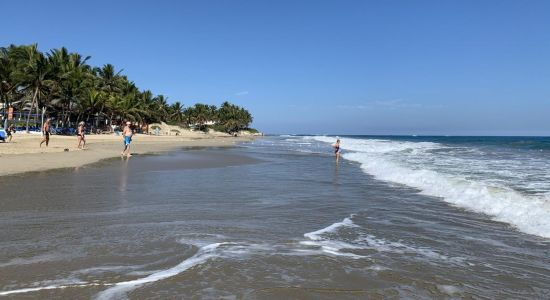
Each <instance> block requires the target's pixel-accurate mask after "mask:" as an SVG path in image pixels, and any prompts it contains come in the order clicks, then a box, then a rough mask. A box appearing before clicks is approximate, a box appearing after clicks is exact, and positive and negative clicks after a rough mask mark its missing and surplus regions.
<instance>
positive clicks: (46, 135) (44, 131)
mask: <svg viewBox="0 0 550 300" xmlns="http://www.w3.org/2000/svg"><path fill="white" fill-rule="evenodd" d="M50 120H51V119H50V118H47V119H46V122H44V125H43V126H42V136H43V138H42V141H41V142H40V147H42V144H43V143H44V142H46V147H48V144H49V143H50Z"/></svg>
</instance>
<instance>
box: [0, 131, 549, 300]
mask: <svg viewBox="0 0 550 300" xmlns="http://www.w3.org/2000/svg"><path fill="white" fill-rule="evenodd" d="M340 138H341V140H342V144H341V146H342V149H343V151H342V157H341V160H340V162H339V163H338V164H336V163H335V160H334V155H333V153H332V148H331V144H332V143H334V141H335V139H336V137H335V136H274V137H266V138H262V139H259V140H256V141H254V142H251V143H246V144H242V145H240V146H238V147H235V148H230V149H182V150H181V151H175V152H173V153H170V154H164V155H155V156H135V157H132V158H131V159H130V160H126V159H123V160H110V161H105V162H102V163H100V164H95V165H92V166H88V167H85V168H79V169H74V170H59V171H50V172H42V173H34V174H26V175H21V176H13V177H9V178H8V177H6V178H2V180H0V189H1V190H2V192H3V193H2V196H1V198H0V199H1V201H0V205H1V207H0V208H1V210H0V226H1V228H2V230H1V231H0V298H2V297H5V298H14V299H18V298H24V297H30V298H61V299H126V298H130V299H142V298H144V299H147V298H157V299H170V298H200V299H289V298H291V299H358V298H369V299H370V298H437V299H442V298H448V299H453V298H468V297H471V298H514V299H522V298H523V299H533V298H548V297H549V295H550V289H549V286H550V238H549V234H548V232H549V231H548V219H549V218H548V216H549V209H548V195H549V191H550V188H549V186H550V185H549V182H550V181H549V180H548V176H549V171H548V170H549V169H548V158H549V154H550V149H549V146H548V145H549V140H548V139H544V138H477V137H476V138H465V137H456V138H453V137H371V136H354V137H348V136H345V137H340Z"/></svg>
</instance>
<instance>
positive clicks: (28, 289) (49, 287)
mask: <svg viewBox="0 0 550 300" xmlns="http://www.w3.org/2000/svg"><path fill="white" fill-rule="evenodd" d="M113 285H115V284H114V283H89V282H82V283H78V284H63V285H48V286H41V287H35V288H24V289H18V290H11V291H3V292H0V296H7V295H13V294H23V293H30V292H37V291H41V290H55V289H66V288H80V287H88V286H113Z"/></svg>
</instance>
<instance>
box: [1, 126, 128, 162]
mask: <svg viewBox="0 0 550 300" xmlns="http://www.w3.org/2000/svg"><path fill="white" fill-rule="evenodd" d="M50 122H51V119H50V118H47V119H46V121H45V122H44V125H42V141H40V147H42V144H44V143H46V147H48V145H49V143H50ZM131 125H132V123H131V122H126V126H124V129H123V130H122V138H123V139H124V149H123V150H122V152H121V153H120V155H121V156H124V155H126V156H128V157H130V156H132V154H131V153H130V144H131V143H132V136H133V135H134V130H133V129H132V126H131ZM10 128H11V130H10ZM10 128H9V129H8V131H7V133H8V137H9V141H11V131H13V128H14V127H13V124H12V125H11V126H10ZM76 138H77V142H78V144H77V146H76V148H77V149H84V147H85V146H86V123H84V121H81V122H80V123H78V127H77V129H76Z"/></svg>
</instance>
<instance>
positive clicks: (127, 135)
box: [120, 122, 134, 157]
mask: <svg viewBox="0 0 550 300" xmlns="http://www.w3.org/2000/svg"><path fill="white" fill-rule="evenodd" d="M130 124H132V123H130V122H126V126H125V127H124V130H122V137H123V138H124V150H122V153H120V155H122V156H124V153H126V156H127V157H130V156H132V154H130V143H131V142H132V136H133V135H134V131H133V130H132V128H131V127H130Z"/></svg>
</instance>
